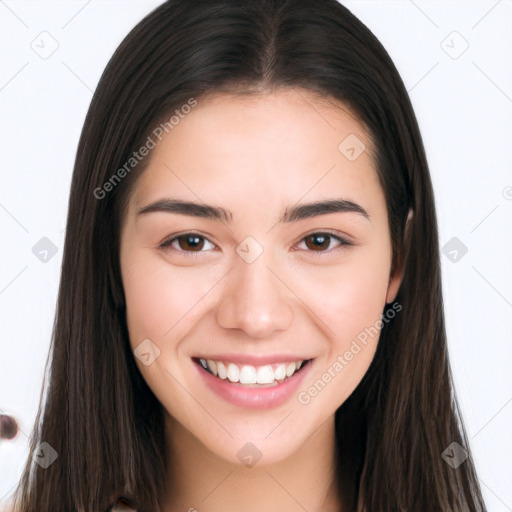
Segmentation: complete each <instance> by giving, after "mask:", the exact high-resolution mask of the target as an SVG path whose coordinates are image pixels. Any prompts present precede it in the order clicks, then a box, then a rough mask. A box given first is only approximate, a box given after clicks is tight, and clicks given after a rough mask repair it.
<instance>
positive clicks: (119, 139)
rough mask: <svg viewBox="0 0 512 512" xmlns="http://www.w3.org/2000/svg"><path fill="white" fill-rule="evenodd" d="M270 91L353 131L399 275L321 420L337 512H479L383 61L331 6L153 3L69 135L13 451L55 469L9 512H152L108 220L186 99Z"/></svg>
mask: <svg viewBox="0 0 512 512" xmlns="http://www.w3.org/2000/svg"><path fill="white" fill-rule="evenodd" d="M281 87H289V88H296V89H297V90H299V89H305V90H309V91H312V92H315V93H317V94H319V95H321V96H322V97H325V98H330V99H334V100H335V101H337V102H341V103H342V104H344V105H347V106H348V107H349V108H350V109H351V111H352V112H354V113H355V114H356V115H357V116H358V118H359V120H360V121H361V123H363V124H364V125H365V126H366V127H367V129H368V130H369V133H370V134H371V136H372V140H373V142H374V145H375V164H376V168H377V172H378V175H379V179H380V183H381V185H382V188H383V191H384V194H385V198H386V203H387V211H388V217H389V227H390V232H391V239H392V240H391V241H392V246H393V265H394V266H396V265H398V264H399V263H403V264H404V265H405V274H404V279H403V282H402V285H401V288H400V290H399V293H398V296H397V298H396V303H394V304H390V305H387V306H386V311H384V313H385V314H386V313H387V310H389V309H390V308H393V307H394V306H395V305H396V304H400V305H401V306H402V310H401V311H400V314H397V315H396V316H395V318H393V320H392V321H390V322H386V323H384V325H383V327H382V331H381V334H380V340H379V345H378V349H377V352H376V354H375V357H374V360H373V361H372V363H371V366H370V368H369V370H368V372H367V373H366V375H365V376H364V378H363V379H362V381H361V382H360V384H359V386H358V387H357V388H356V390H355V391H354V392H353V393H352V395H351V396H350V397H349V398H348V399H347V400H346V402H345V403H344V404H343V405H342V406H341V407H340V408H339V409H338V411H337V412H336V440H337V455H338V457H337V460H338V466H337V473H336V475H337V476H336V478H337V482H338V485H339V487H340V489H343V493H344V494H345V495H346V496H348V498H349V501H350V503H351V504H352V505H351V506H352V509H353V510H355V509H356V504H357V501H358V496H361V497H362V498H363V501H364V506H365V507H366V510H368V511H369V512H392V511H407V512H433V511H444V512H456V511H457V512H458V511H460V512H462V511H468V512H470V511H471V512H474V511H485V510H486V508H485V504H484V502H483V499H482V496H481V491H480V488H479V484H478V479H477V477H476V473H475V469H474V465H473V462H472V458H471V452H470V448H469V446H468V441H467V437H466V433H465V431H464V427H463V422H462V418H461V415H460V412H459V409H458V405H457V400H456V396H455V393H454V387H453V382H452V377H451V373H450V365H449V360H448V354H447V345H446V333H445V320H444V312H443V298H442V290H441V270H440V256H439V241H438V228H437V219H436V213H435V208H434V197H433V189H432V184H431V180H430V175H429V170H428V166H427V161H426V157H425V152H424V147H423V143H422V139H421V135H420V132H419V129H418V125H417V121H416V118H415V115H414V112H413V109H412V106H411V103H410V100H409V97H408V94H407V92H406V89H405V87H404V84H403V82H402V80H401V78H400V76H399V74H398V72H397V70H396V68H395V66H394V64H393V62H392V61H391V59H390V57H389V55H388V54H387V52H386V51H385V49H384V48H383V47H382V45H381V44H380V43H379V41H378V40H377V39H376V38H375V36H374V35H373V34H372V33H371V32H370V30H369V29H368V28H367V27H366V26H365V25H363V24H362V23H361V22H360V21H359V20H358V19H357V18H355V17H354V16H353V15H352V14H351V13H350V12H349V11H348V10H347V9H346V8H345V7H343V6H342V5H340V4H339V3H338V2H336V1H335V0H311V1H306V0H254V1H235V0H233V1H230V0H194V1H188V0H170V1H168V2H166V3H164V4H163V5H161V6H160V7H158V8H157V9H155V10H154V11H153V12H152V13H150V14H149V15H148V16H146V17H145V18H144V19H143V20H142V21H141V22H140V23H139V24H138V25H137V26H136V27H135V28H134V29H133V30H132V31H131V32H130V34H129V35H128V36H127V37H126V38H125V40H124V41H123V42H122V44H121V45H120V46H119V48H118V49H117V51H116V52H115V54H114V55H113V57H112V59H111V60H110V62H109V64H108V66H107V68H106V69H105V71H104V73H103V76H102V77H101V80H100V83H99V85H98V87H97V89H96V92H95V94H94V97H93V99H92V102H91V105H90V108H89V111H88V114H87V118H86V120H85V124H84V127H83V131H82V135H81V138H80V142H79V147H78V151H77V155H76V163H75V167H74V172H73V179H72V185H71V193H70V198H69V210H68V219H67V231H66V240H65V247H64V255H63V263H62V277H61V283H60V288H59V296H58V305H57V311H56V318H55V324H54V330H53V336H52V343H51V349H50V354H49V359H48V364H47V378H46V379H45V385H44V386H43V393H42V397H41V404H40V407H39V411H38V414H37V418H36V422H35V427H34V431H33V434H32V438H31V453H32V452H34V450H35V449H36V447H37V446H38V445H39V443H41V442H45V443H48V444H49V445H50V446H51V447H52V448H53V449H54V450H55V451H56V452H57V454H58V458H57V460H56V461H55V462H54V463H53V464H51V465H50V466H49V467H47V468H46V469H44V468H42V467H41V466H40V465H38V464H35V463H34V462H33V461H32V458H31V457H29V459H28V461H27V463H26V468H25V472H24V475H23V477H22V479H21V481H20V484H19V486H18V489H17V492H16V503H17V506H18V508H17V510H19V512H35V511H38V512H54V511H59V512H69V511H75V510H77V511H100V512H103V511H105V510H107V509H108V508H109V506H111V505H112V503H113V502H114V501H115V499H116V498H117V497H118V496H121V495H122V496H125V497H127V498H129V499H130V500H131V501H132V502H133V503H134V504H135V506H136V507H137V508H138V509H139V510H141V511H156V510H160V507H161V504H160V502H159V500H160V498H161V497H162V496H163V495H164V492H163V490H164V485H165V482H164V473H165V466H166V463H165V460H164V450H163V446H164V437H163V413H162V406H161V404H160V403H159V401H158V400H157V399H156V397H155V396H154V395H153V393H152V392H151V391H150V389H149V388H148V386H147V385H146V383H145V381H144V379H143V378H142V376H141V374H140V373H139V371H138V369H137V367H136V365H135V362H134V357H133V354H132V352H131V350H130V346H129V342H128V333H127V328H126V318H125V307H124V295H123V287H122V281H121V275H120V268H119V232H120V221H121V218H122V215H123V209H124V206H125V204H126V199H127V197H128V196H129V192H130V190H131V188H132V187H133V183H134V182H135V179H136V177H137V176H140V174H141V172H142V171H143V170H144V167H145V165H147V160H148V158H147V159H145V160H143V161H141V162H140V163H137V164H136V165H133V166H132V167H130V168H126V162H128V161H130V158H132V157H133V152H134V151H136V150H137V148H139V147H141V146H142V145H143V144H144V141H147V138H148V136H150V135H151V134H152V133H154V129H155V127H156V126H158V123H159V122H161V121H162V119H164V118H165V117H167V118H168V117H169V116H170V115H172V113H173V112H174V111H175V110H176V109H179V108H180V107H181V106H182V105H184V104H187V102H189V101H190V99H191V98H193V99H195V100H200V98H201V97H204V95H206V94H210V93H217V92H232V93H234V94H238V93H240V92H241V91H242V92H243V93H244V94H248V93H249V94H258V92H259V91H262V90H273V89H278V88H281ZM123 166H125V167H124V168H125V171H126V172H125V173H122V174H123V176H122V179H119V180H117V179H116V180H112V176H113V174H114V173H116V171H117V170H118V169H120V168H123ZM118 177H119V173H118ZM109 180H110V181H109ZM107 182H109V183H110V186H107V187H105V186H104V185H105V184H106V183H107ZM107 189H108V190H107ZM409 210H411V211H413V216H412V219H411V222H410V225H409V228H408V230H407V232H406V231H405V229H404V228H405V224H406V218H407V213H408V211H409ZM46 381H47V383H46ZM453 442H456V443H458V444H459V445H460V446H461V447H462V449H463V450H465V452H466V453H467V454H468V456H469V457H468V458H467V459H466V460H465V461H464V462H463V463H462V464H460V465H459V466H458V467H456V468H454V467H452V466H451V465H449V464H447V462H445V460H444V459H443V457H442V453H443V452H444V450H445V449H446V448H447V447H449V446H450V445H451V443H453Z"/></svg>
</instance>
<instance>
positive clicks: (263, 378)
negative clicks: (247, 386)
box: [256, 364, 274, 384]
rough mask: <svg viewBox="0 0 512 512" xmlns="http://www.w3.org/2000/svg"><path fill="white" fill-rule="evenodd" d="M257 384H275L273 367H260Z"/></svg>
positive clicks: (257, 373)
mask: <svg viewBox="0 0 512 512" xmlns="http://www.w3.org/2000/svg"><path fill="white" fill-rule="evenodd" d="M256 382H257V383H258V384H272V382H274V370H272V366H270V365H268V364H267V365H265V366H260V367H259V368H258V371H257V372H256Z"/></svg>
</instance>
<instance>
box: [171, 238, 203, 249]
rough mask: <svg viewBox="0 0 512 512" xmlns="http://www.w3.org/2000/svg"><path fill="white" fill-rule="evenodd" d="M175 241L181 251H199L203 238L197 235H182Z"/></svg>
mask: <svg viewBox="0 0 512 512" xmlns="http://www.w3.org/2000/svg"><path fill="white" fill-rule="evenodd" d="M177 240H178V245H179V247H180V249H182V250H183V251H200V250H201V249H202V248H203V246H204V238H203V237H202V236H198V235H183V236H180V237H178V238H177Z"/></svg>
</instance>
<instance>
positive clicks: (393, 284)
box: [386, 209, 413, 304]
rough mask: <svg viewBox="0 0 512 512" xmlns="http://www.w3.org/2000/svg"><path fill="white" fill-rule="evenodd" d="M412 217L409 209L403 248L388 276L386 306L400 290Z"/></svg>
mask: <svg viewBox="0 0 512 512" xmlns="http://www.w3.org/2000/svg"><path fill="white" fill-rule="evenodd" d="M412 215H413V211H412V209H409V213H408V214H407V220H406V221H405V229H404V244H403V247H401V248H400V249H401V251H400V254H399V256H398V262H397V263H396V265H394V266H392V274H390V276H389V284H388V291H387V294H386V303H388V304H389V303H391V302H393V301H394V300H395V299H396V296H397V295H398V290H399V289H400V285H401V284H402V279H403V277H404V271H405V263H406V261H407V254H408V252H409V251H408V249H409V236H410V229H411V226H410V225H411V219H412ZM393 267H394V269H393Z"/></svg>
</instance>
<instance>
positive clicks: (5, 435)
mask: <svg viewBox="0 0 512 512" xmlns="http://www.w3.org/2000/svg"><path fill="white" fill-rule="evenodd" d="M17 433H18V423H17V422H16V420H15V419H14V418H13V417H12V416H8V415H7V414H0V439H5V440H10V439H13V438H14V437H16V434H17Z"/></svg>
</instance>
